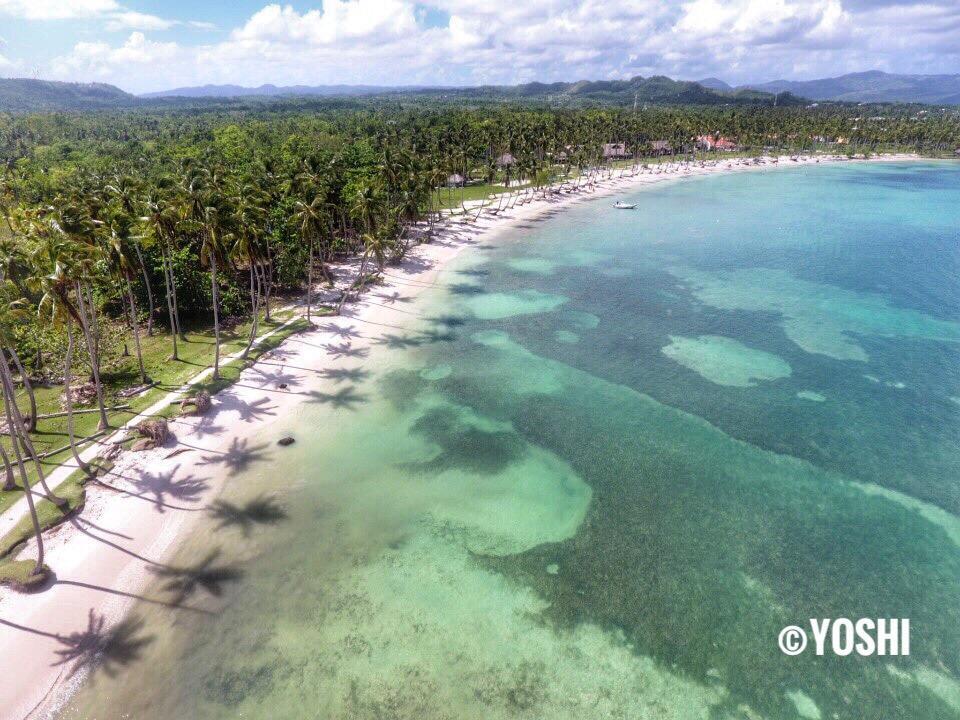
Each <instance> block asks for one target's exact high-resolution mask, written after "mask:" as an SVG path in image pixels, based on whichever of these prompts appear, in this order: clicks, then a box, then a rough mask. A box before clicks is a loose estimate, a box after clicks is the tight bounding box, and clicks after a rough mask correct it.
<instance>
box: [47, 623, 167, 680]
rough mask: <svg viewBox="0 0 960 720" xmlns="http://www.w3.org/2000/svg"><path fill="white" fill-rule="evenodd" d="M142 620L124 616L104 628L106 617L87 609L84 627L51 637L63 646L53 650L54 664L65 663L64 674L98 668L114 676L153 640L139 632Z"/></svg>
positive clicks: (137, 658)
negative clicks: (65, 672)
mask: <svg viewBox="0 0 960 720" xmlns="http://www.w3.org/2000/svg"><path fill="white" fill-rule="evenodd" d="M142 631H143V620H142V619H140V618H138V617H134V616H131V617H128V618H126V619H124V620H121V621H120V622H119V623H117V624H116V625H114V626H112V627H107V624H106V617H105V616H103V615H99V614H97V612H96V611H95V610H94V609H93V608H90V611H89V614H88V615H87V627H86V628H85V629H84V630H81V631H80V632H75V633H70V634H69V635H55V636H53V637H54V638H55V639H56V640H57V642H58V643H60V644H61V645H62V646H63V647H62V648H61V649H59V650H57V651H56V654H57V658H58V659H57V661H56V662H55V663H53V664H54V666H59V665H63V666H69V668H70V669H69V671H68V674H67V677H73V676H74V675H76V674H77V673H78V672H79V671H80V670H93V669H95V668H96V669H99V670H102V671H103V672H104V673H105V674H106V675H107V676H108V677H116V676H117V674H118V673H119V672H120V670H121V669H122V668H124V667H126V666H127V665H130V664H131V663H133V662H135V661H137V660H139V659H140V655H141V653H142V652H143V649H144V648H145V647H147V646H148V645H149V644H150V643H152V642H153V640H154V637H153V635H143V634H142Z"/></svg>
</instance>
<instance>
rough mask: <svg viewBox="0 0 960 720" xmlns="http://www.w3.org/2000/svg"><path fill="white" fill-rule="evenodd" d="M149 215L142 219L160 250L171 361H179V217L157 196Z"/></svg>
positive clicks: (148, 206)
mask: <svg viewBox="0 0 960 720" xmlns="http://www.w3.org/2000/svg"><path fill="white" fill-rule="evenodd" d="M146 212H147V214H146V215H145V216H143V217H141V218H140V220H141V222H143V223H144V224H145V226H146V228H147V232H148V233H150V234H151V235H152V236H153V239H154V241H155V242H156V243H157V246H158V247H159V248H160V260H161V264H162V265H163V284H164V289H165V291H166V299H167V314H168V316H169V318H170V339H171V340H172V342H173V353H172V354H171V356H170V359H171V360H179V359H180V356H179V352H178V348H177V337H178V336H179V335H180V334H181V329H180V316H179V313H178V312H177V285H176V279H175V277H174V274H173V257H172V255H173V252H172V247H171V242H172V239H173V237H174V235H175V232H176V223H177V217H176V212H175V208H174V207H173V206H172V205H171V204H170V203H169V202H168V200H167V199H166V198H165V197H163V196H161V195H157V196H154V197H152V198H149V199H148V200H147V201H146Z"/></svg>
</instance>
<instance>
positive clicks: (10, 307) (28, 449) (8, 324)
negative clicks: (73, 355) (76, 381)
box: [0, 286, 68, 565]
mask: <svg viewBox="0 0 960 720" xmlns="http://www.w3.org/2000/svg"><path fill="white" fill-rule="evenodd" d="M10 297H11V293H10V292H9V291H8V289H7V288H6V287H2V286H0V384H2V389H3V394H4V412H5V413H6V420H7V428H8V429H9V432H10V443H11V445H12V447H13V451H14V456H15V457H16V459H17V466H18V467H19V468H20V480H21V483H22V485H23V488H24V492H25V493H26V495H27V497H28V498H30V499H29V501H28V502H29V503H30V512H31V514H32V515H34V519H35V522H34V527H35V529H36V530H37V542H38V545H40V546H41V550H40V559H39V560H38V565H42V564H43V550H42V540H41V539H40V537H39V533H40V529H39V523H38V522H36V516H35V510H34V508H33V493H32V492H31V490H30V480H29V477H28V476H27V468H26V461H25V460H24V457H23V456H24V455H26V456H27V457H29V458H30V459H31V460H33V464H34V467H35V469H36V471H37V478H38V479H39V481H40V485H41V486H42V487H43V490H44V493H45V494H46V497H47V499H48V500H49V501H50V502H52V503H53V504H54V505H56V506H57V507H60V508H63V507H66V506H67V505H68V503H67V500H66V499H65V498H62V497H60V496H59V495H57V494H56V493H54V492H53V491H52V490H51V489H50V488H49V487H48V486H47V480H46V477H45V476H44V473H43V465H42V464H41V463H40V457H39V456H38V455H37V451H36V450H35V449H34V447H33V441H31V439H30V433H29V432H28V431H27V425H26V423H25V422H24V421H23V415H21V414H20V409H19V408H18V407H17V403H16V402H14V400H13V398H14V397H15V390H14V385H13V374H12V373H11V372H10V365H9V364H8V363H7V354H6V352H4V350H5V349H8V348H10V347H12V346H13V338H12V337H11V334H10V333H11V330H12V328H13V325H14V323H15V322H18V321H20V319H21V318H22V317H23V316H24V310H23V304H22V302H21V301H19V300H15V301H10V300H9V298H10ZM21 446H22V447H23V452H21Z"/></svg>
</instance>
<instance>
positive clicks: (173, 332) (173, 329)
mask: <svg viewBox="0 0 960 720" xmlns="http://www.w3.org/2000/svg"><path fill="white" fill-rule="evenodd" d="M160 260H161V263H162V265H163V287H164V290H165V291H166V297H167V315H168V316H169V317H170V338H171V340H173V355H171V356H170V359H171V360H179V359H180V356H179V354H178V352H177V323H176V320H175V319H174V317H173V301H172V300H171V298H170V275H169V274H168V273H167V252H166V250H165V249H164V246H163V245H161V246H160Z"/></svg>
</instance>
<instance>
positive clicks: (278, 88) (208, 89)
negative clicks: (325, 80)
mask: <svg viewBox="0 0 960 720" xmlns="http://www.w3.org/2000/svg"><path fill="white" fill-rule="evenodd" d="M422 89H423V87H421V86H412V85H411V86H400V87H387V86H379V85H260V86H258V87H244V86H242V85H197V86H194V87H180V88H174V89H173V90H161V91H160V92H152V93H144V94H143V95H141V96H140V97H142V98H165V97H188V98H217V97H220V98H239V97H284V96H301V97H305V96H311V95H318V96H321V97H332V96H337V95H339V96H348V97H349V96H357V95H380V94H382V93H388V92H404V91H416V90H422Z"/></svg>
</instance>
